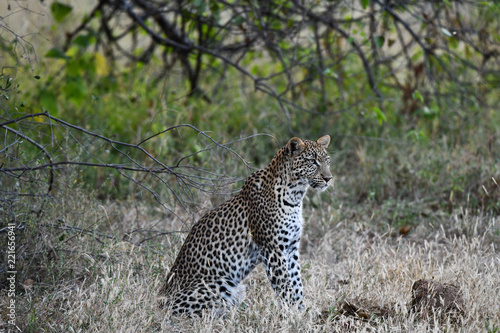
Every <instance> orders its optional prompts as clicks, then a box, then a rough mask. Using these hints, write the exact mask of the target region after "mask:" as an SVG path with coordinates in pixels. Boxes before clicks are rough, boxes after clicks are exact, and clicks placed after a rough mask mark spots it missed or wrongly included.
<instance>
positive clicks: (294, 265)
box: [287, 245, 304, 309]
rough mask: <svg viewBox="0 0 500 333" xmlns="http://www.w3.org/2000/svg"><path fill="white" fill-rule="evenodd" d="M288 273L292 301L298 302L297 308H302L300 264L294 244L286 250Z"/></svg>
mask: <svg viewBox="0 0 500 333" xmlns="http://www.w3.org/2000/svg"><path fill="white" fill-rule="evenodd" d="M287 257H288V274H289V276H290V282H291V288H292V295H293V302H294V303H298V304H299V308H301V309H302V308H303V307H304V305H303V302H302V297H303V292H302V279H301V278H300V264H299V250H298V248H297V246H296V245H292V247H291V248H290V249H289V251H288V256H287Z"/></svg>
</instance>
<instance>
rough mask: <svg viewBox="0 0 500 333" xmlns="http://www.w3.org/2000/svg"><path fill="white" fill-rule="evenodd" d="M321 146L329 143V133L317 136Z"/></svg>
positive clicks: (325, 146) (326, 146) (324, 146)
mask: <svg viewBox="0 0 500 333" xmlns="http://www.w3.org/2000/svg"><path fill="white" fill-rule="evenodd" d="M316 142H317V143H319V144H320V145H321V146H322V147H323V148H325V149H326V148H328V145H329V144H330V136H329V135H323V136H322V137H321V138H319V139H318V140H317V141H316Z"/></svg>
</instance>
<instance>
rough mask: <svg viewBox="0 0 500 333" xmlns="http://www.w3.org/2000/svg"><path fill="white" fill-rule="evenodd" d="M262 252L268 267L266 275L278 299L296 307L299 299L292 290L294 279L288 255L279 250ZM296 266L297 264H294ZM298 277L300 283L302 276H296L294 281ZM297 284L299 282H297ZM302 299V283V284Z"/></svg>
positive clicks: (268, 249) (269, 249) (267, 249)
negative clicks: (290, 270)
mask: <svg viewBox="0 0 500 333" xmlns="http://www.w3.org/2000/svg"><path fill="white" fill-rule="evenodd" d="M261 252H262V256H263V262H264V264H265V266H266V274H267V277H268V279H269V282H271V286H272V288H273V289H274V291H275V292H276V295H277V296H278V298H280V299H281V300H282V301H284V302H285V303H287V304H288V305H294V304H295V303H296V302H297V301H298V300H299V299H298V298H297V297H296V295H295V294H294V288H292V283H293V282H292V277H291V275H290V273H289V267H290V265H291V262H289V260H288V254H287V253H286V252H285V251H284V250H280V249H279V248H278V249H276V248H274V249H271V248H266V249H264V250H263V251H261ZM294 265H295V264H294ZM297 276H298V279H299V282H300V274H299V275H296V276H294V280H295V281H296V278H297ZM296 283H297V282H296ZM300 295H301V296H300V298H302V283H301V282H300Z"/></svg>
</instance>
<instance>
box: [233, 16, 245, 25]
mask: <svg viewBox="0 0 500 333" xmlns="http://www.w3.org/2000/svg"><path fill="white" fill-rule="evenodd" d="M243 22H245V18H244V17H243V16H241V15H238V16H236V17H235V18H234V19H233V24H235V25H240V24H242V23H243Z"/></svg>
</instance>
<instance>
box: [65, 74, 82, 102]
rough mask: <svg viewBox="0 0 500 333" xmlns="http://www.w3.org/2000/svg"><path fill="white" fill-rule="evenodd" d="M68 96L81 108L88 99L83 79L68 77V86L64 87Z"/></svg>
mask: <svg viewBox="0 0 500 333" xmlns="http://www.w3.org/2000/svg"><path fill="white" fill-rule="evenodd" d="M64 92H65V93H66V96H67V97H68V98H69V100H71V101H72V102H73V103H74V104H75V105H77V106H80V105H81V104H82V102H83V101H84V100H85V98H86V97H87V86H86V85H85V82H84V81H83V78H82V77H78V76H68V77H67V78H66V86H65V87H64Z"/></svg>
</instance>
